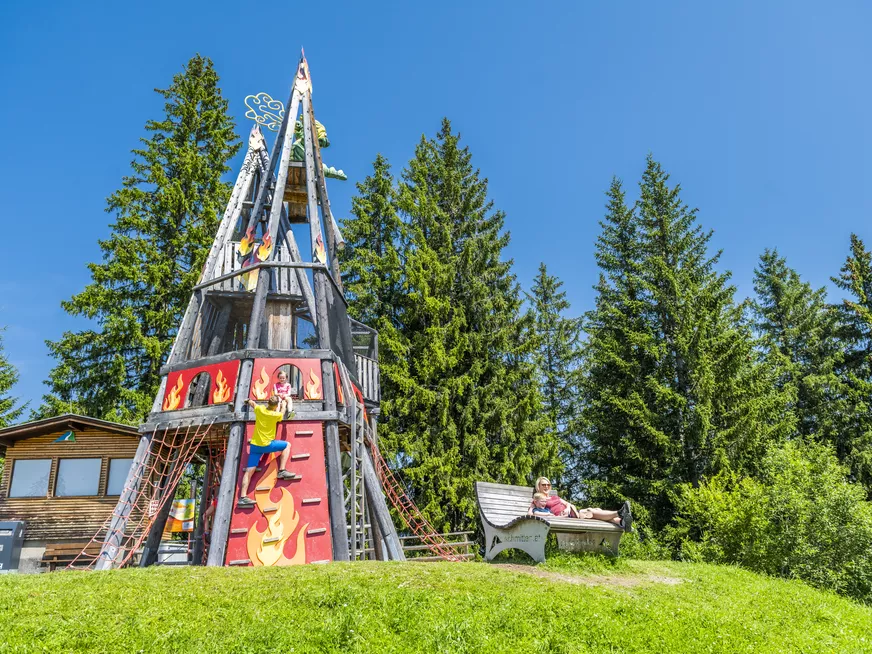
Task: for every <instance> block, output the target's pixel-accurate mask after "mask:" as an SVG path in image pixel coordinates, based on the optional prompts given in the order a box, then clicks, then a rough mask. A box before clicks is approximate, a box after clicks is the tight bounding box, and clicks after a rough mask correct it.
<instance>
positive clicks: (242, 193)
mask: <svg viewBox="0 0 872 654" xmlns="http://www.w3.org/2000/svg"><path fill="white" fill-rule="evenodd" d="M257 157H258V155H257V152H256V151H252V143H251V140H249V146H248V152H247V153H246V154H245V161H244V163H243V164H242V169H241V170H240V171H239V175H238V176H237V177H236V183H235V184H234V185H233V191H232V193H231V194H230V200H229V201H228V203H227V208H226V209H225V211H224V216H223V217H222V219H221V223H220V225H219V227H218V233H217V234H216V236H215V240H214V241H212V247H211V249H210V250H209V255H208V256H207V257H206V263H205V264H204V266H203V272H202V273H200V279H199V280H198V283H200V282H203V281H205V280H206V279H209V278H211V277H212V273H213V272H214V270H215V263H216V261H217V259H218V254H219V253H220V252H221V250H222V248H223V246H224V241H225V240H226V238H227V234H228V232H229V231H230V227H231V224H232V223H234V222H235V221H236V217H237V214H238V209H239V208H241V207H242V200H243V199H244V198H245V197H246V195H247V193H248V189H249V188H250V187H251V182H252V180H253V179H254V168H255V167H256V165H257ZM202 303H203V293H202V291H197V292H194V293H192V294H191V299H190V300H188V307H187V309H185V315H184V317H183V318H182V324H181V325H180V327H179V332H178V334H176V338H175V340H174V341H173V347H172V349H171V350H170V354H169V356H168V357H167V363H168V364H173V363H177V362H178V361H179V359H180V358H182V357H183V356H185V350H186V349H187V346H188V344H189V343H190V339H191V333H192V330H193V328H194V322H195V321H196V319H197V315H198V314H199V313H200V307H201V306H202Z"/></svg>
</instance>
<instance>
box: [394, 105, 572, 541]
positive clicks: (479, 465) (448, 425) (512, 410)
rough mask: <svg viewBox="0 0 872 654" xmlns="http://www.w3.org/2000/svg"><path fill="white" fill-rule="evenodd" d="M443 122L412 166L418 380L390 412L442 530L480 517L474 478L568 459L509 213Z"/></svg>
mask: <svg viewBox="0 0 872 654" xmlns="http://www.w3.org/2000/svg"><path fill="white" fill-rule="evenodd" d="M471 159H472V155H471V154H470V152H469V149H468V148H466V147H461V146H460V136H459V135H457V134H455V133H454V132H452V130H451V125H450V123H449V122H448V121H447V120H445V121H443V125H442V129H441V130H440V131H439V133H438V135H437V137H436V138H435V139H426V138H423V137H422V139H421V141H420V143H419V144H418V146H417V148H416V150H415V156H414V158H413V159H412V160H411V162H410V163H409V166H408V168H407V169H406V170H405V171H404V173H403V182H402V184H401V185H400V191H399V201H398V204H399V207H400V210H401V214H402V215H403V216H404V219H405V222H406V229H407V230H408V242H407V243H406V244H405V246H404V252H403V258H404V260H405V277H404V296H403V299H402V306H401V313H400V316H399V320H398V322H399V324H400V326H401V331H402V334H403V338H404V339H405V341H406V343H407V347H408V350H407V354H406V357H407V360H408V364H407V365H408V368H407V369H408V376H407V377H406V378H404V379H401V380H397V381H398V382H399V383H398V396H397V397H396V398H393V407H392V411H391V413H390V414H389V415H387V416H386V421H387V433H388V435H389V438H390V440H387V442H386V445H385V446H386V449H390V450H391V451H392V452H394V453H395V457H396V459H395V460H396V461H397V462H401V463H402V464H403V469H402V474H403V478H404V479H405V480H406V482H407V483H408V485H409V487H410V490H411V492H412V494H413V497H414V499H415V500H416V502H417V503H418V505H419V506H420V507H421V508H422V510H424V512H425V513H426V514H427V515H428V516H429V517H430V519H431V520H432V521H433V523H434V525H435V526H436V527H437V529H449V528H459V527H467V526H470V525H472V524H473V521H474V519H475V512H476V509H475V499H474V494H473V482H474V481H476V480H493V481H500V482H505V483H524V484H529V483H531V482H532V480H533V477H534V476H535V475H536V474H539V473H545V472H550V471H551V470H553V469H554V467H555V466H556V465H557V457H556V454H557V451H556V450H557V448H556V445H555V443H554V439H553V437H551V436H550V435H549V434H548V433H547V429H546V424H547V423H546V421H545V420H544V419H543V417H542V398H541V395H540V393H539V389H538V384H537V383H536V378H535V368H534V366H533V365H532V363H531V362H530V357H531V356H532V350H533V345H534V340H533V338H532V334H531V328H532V324H531V320H530V317H529V316H526V315H524V314H522V312H521V297H520V290H519V288H518V284H517V282H516V280H515V277H514V275H513V274H512V273H511V266H512V262H511V261H510V260H508V261H507V260H503V259H502V258H501V255H502V251H503V249H504V248H505V246H506V245H507V244H508V242H509V234H508V232H506V231H504V229H503V223H504V215H503V213H502V212H500V211H496V210H494V209H493V202H492V201H490V200H488V199H487V180H486V179H483V178H482V177H481V175H480V173H479V171H478V170H476V169H474V168H473V166H472V162H471Z"/></svg>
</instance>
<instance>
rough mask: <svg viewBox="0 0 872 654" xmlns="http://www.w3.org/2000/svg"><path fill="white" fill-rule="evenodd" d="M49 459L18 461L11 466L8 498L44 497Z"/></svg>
mask: <svg viewBox="0 0 872 654" xmlns="http://www.w3.org/2000/svg"><path fill="white" fill-rule="evenodd" d="M49 472H51V459H29V460H28V459H18V460H16V461H15V463H14V464H13V465H12V484H11V485H10V486H9V497H45V496H46V495H48V475H49Z"/></svg>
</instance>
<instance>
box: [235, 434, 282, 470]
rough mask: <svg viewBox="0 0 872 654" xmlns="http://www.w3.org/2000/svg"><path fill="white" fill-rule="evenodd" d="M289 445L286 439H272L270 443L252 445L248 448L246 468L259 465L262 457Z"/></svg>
mask: <svg viewBox="0 0 872 654" xmlns="http://www.w3.org/2000/svg"><path fill="white" fill-rule="evenodd" d="M287 446H288V444H287V442H286V441H278V440H271V441H270V442H269V445H251V446H250V448H249V450H248V465H247V466H245V467H246V468H255V467H257V463H258V461H260V457H262V456H263V455H264V454H269V453H270V452H281V451H282V450H283V449H285V448H286V447H287Z"/></svg>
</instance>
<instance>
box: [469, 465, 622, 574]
mask: <svg viewBox="0 0 872 654" xmlns="http://www.w3.org/2000/svg"><path fill="white" fill-rule="evenodd" d="M532 499H533V489H532V488H530V487H528V486H509V485H506V484H491V483H488V482H483V481H477V482H476V483H475V500H476V502H477V503H478V511H479V514H480V515H481V524H482V526H483V527H484V546H485V554H484V558H485V559H486V560H488V561H490V560H491V559H493V558H494V557H495V556H496V555H497V554H499V553H500V552H502V551H503V550H507V549H511V548H515V549H519V550H522V551H524V552H526V553H527V554H529V555H530V556H531V557H532V558H533V560H535V561H539V562H540V563H541V562H543V561H545V541H546V539H547V537H548V532H549V531H553V532H554V533H555V534H557V543H558V546H559V547H560V549H562V550H568V551H570V552H606V553H609V554H614V555H617V553H618V545H619V544H620V541H621V534H623V533H624V530H623V529H621V528H620V527H619V526H618V525H616V524H613V523H611V522H605V521H603V520H583V519H580V518H558V517H556V516H555V517H553V518H549V517H548V516H545V517H540V516H530V515H527V511H528V509H529V508H530V502H531V501H532Z"/></svg>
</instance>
